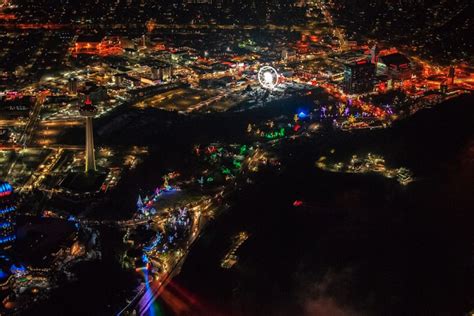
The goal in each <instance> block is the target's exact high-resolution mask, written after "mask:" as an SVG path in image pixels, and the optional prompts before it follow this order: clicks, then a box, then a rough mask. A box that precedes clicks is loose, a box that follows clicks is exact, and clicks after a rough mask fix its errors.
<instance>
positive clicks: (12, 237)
mask: <svg viewBox="0 0 474 316" xmlns="http://www.w3.org/2000/svg"><path fill="white" fill-rule="evenodd" d="M15 239H16V236H15V235H10V236H7V237H3V238H0V244H5V243H8V242H11V241H14V240H15Z"/></svg>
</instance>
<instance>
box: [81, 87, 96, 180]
mask: <svg viewBox="0 0 474 316" xmlns="http://www.w3.org/2000/svg"><path fill="white" fill-rule="evenodd" d="M79 113H80V114H81V115H82V116H84V117H85V118H86V155H85V156H86V157H85V158H86V168H85V171H86V173H87V172H89V171H96V170H97V167H96V164H95V152H94V131H93V128H92V118H93V117H94V116H95V115H96V114H97V108H96V107H95V106H94V105H93V104H92V101H91V100H90V98H89V96H87V98H86V101H85V102H84V104H83V105H82V106H81V107H80V108H79Z"/></svg>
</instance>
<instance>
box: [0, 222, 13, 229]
mask: <svg viewBox="0 0 474 316" xmlns="http://www.w3.org/2000/svg"><path fill="white" fill-rule="evenodd" d="M11 226H12V223H10V222H3V223H0V229H2V228H8V227H11Z"/></svg>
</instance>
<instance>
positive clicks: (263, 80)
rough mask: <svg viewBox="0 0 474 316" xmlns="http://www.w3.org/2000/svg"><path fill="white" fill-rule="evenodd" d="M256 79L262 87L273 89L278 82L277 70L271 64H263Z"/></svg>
mask: <svg viewBox="0 0 474 316" xmlns="http://www.w3.org/2000/svg"><path fill="white" fill-rule="evenodd" d="M258 81H259V82H260V85H261V86H262V87H263V88H265V89H269V90H273V89H274V88H275V87H276V86H277V84H278V72H277V71H276V69H275V68H273V67H271V66H263V67H262V68H260V70H259V71H258Z"/></svg>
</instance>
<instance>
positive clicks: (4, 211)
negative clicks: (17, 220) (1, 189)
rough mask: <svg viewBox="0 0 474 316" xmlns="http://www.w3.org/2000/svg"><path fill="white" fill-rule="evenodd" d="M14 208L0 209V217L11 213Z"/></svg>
mask: <svg viewBox="0 0 474 316" xmlns="http://www.w3.org/2000/svg"><path fill="white" fill-rule="evenodd" d="M15 209H16V208H15V207H14V206H10V207H7V208H5V209H0V215H1V214H6V213H10V212H13V211H14V210H15Z"/></svg>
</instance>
